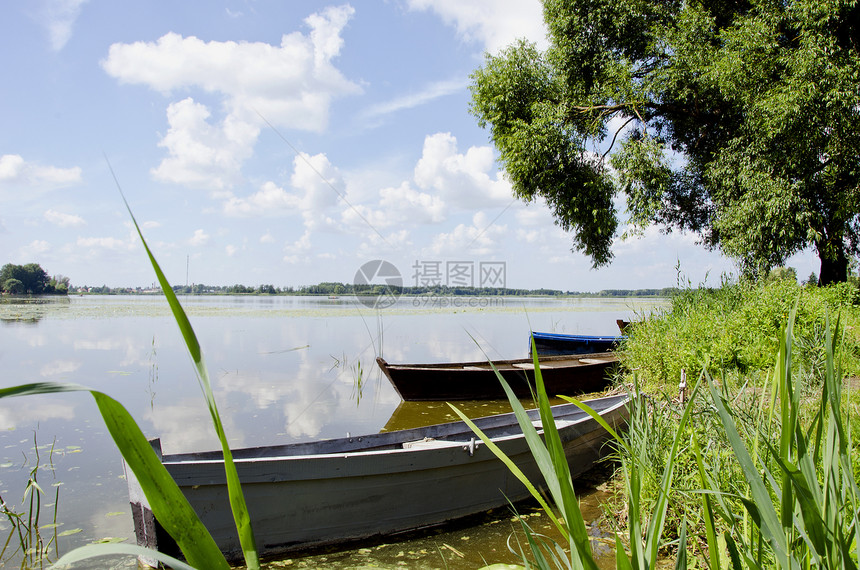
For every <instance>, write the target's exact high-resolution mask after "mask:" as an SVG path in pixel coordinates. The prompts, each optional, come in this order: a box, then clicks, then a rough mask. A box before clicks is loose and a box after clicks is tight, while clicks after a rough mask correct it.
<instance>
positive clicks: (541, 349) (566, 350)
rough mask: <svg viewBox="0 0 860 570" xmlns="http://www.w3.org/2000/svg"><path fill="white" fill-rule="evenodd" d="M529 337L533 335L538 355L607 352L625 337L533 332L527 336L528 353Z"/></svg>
mask: <svg viewBox="0 0 860 570" xmlns="http://www.w3.org/2000/svg"><path fill="white" fill-rule="evenodd" d="M531 337H534V343H535V349H536V350H537V353H538V355H539V356H554V355H562V354H589V353H598V352H608V351H612V350H615V349H616V348H617V347H618V345H619V344H620V343H621V341H622V340H624V338H625V337H623V336H593V335H584V334H556V333H542V332H533V333H532V334H531V335H530V338H529V354H531V350H532V347H531Z"/></svg>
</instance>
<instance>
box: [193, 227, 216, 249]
mask: <svg viewBox="0 0 860 570" xmlns="http://www.w3.org/2000/svg"><path fill="white" fill-rule="evenodd" d="M210 238H211V236H210V235H209V234H207V233H206V232H205V231H203V230H194V235H193V236H191V238H190V239H189V240H188V244H189V245H192V246H195V247H200V246H203V245H206V244H208V243H209V240H210Z"/></svg>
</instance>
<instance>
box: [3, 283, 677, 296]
mask: <svg viewBox="0 0 860 570" xmlns="http://www.w3.org/2000/svg"><path fill="white" fill-rule="evenodd" d="M82 289H84V288H80V289H79V288H75V289H74V290H71V291H69V296H83V295H87V296H89V295H141V296H155V295H161V294H162V293H161V291H160V290H138V289H130V288H122V287H118V288H112V289H110V290H107V291H105V290H104V289H103V288H96V289H98V290H94V291H93V290H82ZM184 289H185V288H184V287H174V292H175V293H176V294H177V295H186V296H187V295H191V296H238V297H329V298H332V299H337V298H340V297H375V296H379V295H380V294H384V293H386V290H385V289H384V287H381V286H380V288H379V289H373V290H370V291H345V292H339V293H328V292H312V291H276V292H274V293H271V292H261V291H258V290H251V291H226V290H204V291H186V290H184ZM678 291H679V290H678V289H677V288H674V287H670V288H664V289H610V290H602V291H598V292H583V291H550V290H542V289H531V290H525V289H487V288H474V289H467V288H451V289H425V288H416V287H403V288H400V289H397V288H393V292H394V294H397V295H398V296H399V295H402V296H406V297H419V296H428V295H430V296H440V297H548V298H611V297H619V298H621V297H664V298H665V297H672V296H674V295H675V294H677V293H678ZM42 296H44V295H42ZM18 297H27V296H26V295H23V296H18ZM34 297H35V296H34Z"/></svg>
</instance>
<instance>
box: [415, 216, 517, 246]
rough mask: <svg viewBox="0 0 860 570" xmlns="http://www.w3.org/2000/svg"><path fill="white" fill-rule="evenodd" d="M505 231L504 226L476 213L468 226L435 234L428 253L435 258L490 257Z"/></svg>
mask: <svg viewBox="0 0 860 570" xmlns="http://www.w3.org/2000/svg"><path fill="white" fill-rule="evenodd" d="M507 231H508V227H507V226H506V225H498V224H495V223H494V222H493V221H492V220H490V219H489V217H488V216H487V215H486V214H485V213H484V212H477V213H476V214H475V215H474V216H472V223H471V224H470V225H467V224H459V225H457V227H455V228H454V229H453V230H452V231H451V232H447V233H440V234H437V235H436V236H435V237H434V238H433V240H432V243H431V244H430V247H429V248H428V252H429V253H430V254H431V255H433V256H437V257H456V256H462V255H466V254H470V255H491V254H493V253H495V252H496V250H497V249H498V239H499V238H501V237H503V236H504V235H505V234H506V233H507Z"/></svg>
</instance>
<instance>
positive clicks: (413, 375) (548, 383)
mask: <svg viewBox="0 0 860 570" xmlns="http://www.w3.org/2000/svg"><path fill="white" fill-rule="evenodd" d="M376 362H377V364H378V365H379V368H380V369H381V370H382V372H383V373H384V374H385V376H386V377H387V378H388V380H389V381H390V382H391V384H392V385H393V386H394V389H395V390H397V393H398V394H399V395H400V397H401V398H402V399H404V400H406V401H431V400H448V401H450V400H498V399H505V398H506V395H505V392H504V389H503V388H502V385H501V383H499V379H498V377H497V376H496V371H495V370H493V366H491V365H490V363H488V362H487V361H484V362H462V363H456V364H447V363H443V364H389V363H388V362H386V361H385V360H384V359H382V358H377V359H376ZM617 362H618V359H617V358H616V357H614V356H612V355H608V354H582V355H575V356H573V357H570V356H554V357H541V358H540V360H539V366H540V371H541V376H542V378H543V382H544V385H545V387H546V392H547V394H549V395H550V396H555V395H559V394H565V395H574V394H583V393H588V392H598V391H600V390H603V389H605V388H606V387H607V386H608V384H609V381H610V372H611V369H612V367H614V366H615V365H616V364H617ZM493 365H494V366H495V367H496V370H498V371H499V373H500V374H501V375H502V377H503V378H504V379H505V381H506V382H507V383H508V385H509V386H510V387H511V389H512V390H513V391H514V394H516V396H517V397H518V398H531V397H532V396H533V394H534V390H535V376H534V366H533V361H532V359H530V358H526V359H519V360H505V361H494V362H493Z"/></svg>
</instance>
